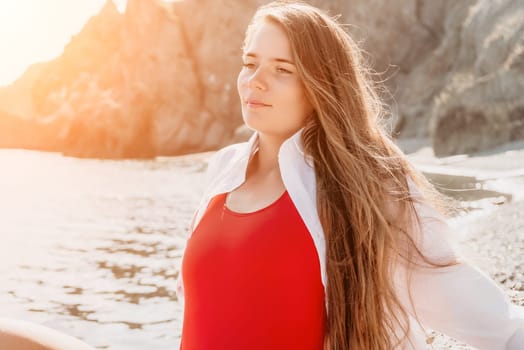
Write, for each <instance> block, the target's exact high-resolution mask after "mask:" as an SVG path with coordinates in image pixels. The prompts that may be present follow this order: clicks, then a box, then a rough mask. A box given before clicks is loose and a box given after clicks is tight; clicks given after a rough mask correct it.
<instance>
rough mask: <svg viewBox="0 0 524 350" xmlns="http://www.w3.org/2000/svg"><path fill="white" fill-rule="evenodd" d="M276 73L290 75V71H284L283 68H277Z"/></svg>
mask: <svg viewBox="0 0 524 350" xmlns="http://www.w3.org/2000/svg"><path fill="white" fill-rule="evenodd" d="M277 72H279V73H286V74H291V71H289V70H287V69H284V68H280V67H279V68H277Z"/></svg>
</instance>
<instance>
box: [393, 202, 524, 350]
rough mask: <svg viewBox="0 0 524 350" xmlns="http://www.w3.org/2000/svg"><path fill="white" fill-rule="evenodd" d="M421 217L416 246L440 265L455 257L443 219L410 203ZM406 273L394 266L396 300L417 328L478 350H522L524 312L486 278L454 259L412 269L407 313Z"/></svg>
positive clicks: (430, 208)
mask: <svg viewBox="0 0 524 350" xmlns="http://www.w3.org/2000/svg"><path fill="white" fill-rule="evenodd" d="M415 209H416V211H417V214H418V215H419V217H420V219H421V230H420V233H421V237H419V238H420V241H419V242H418V243H417V244H420V245H419V248H421V250H422V252H423V253H424V254H425V255H426V256H427V257H429V258H430V259H436V260H437V261H446V259H449V258H450V257H455V258H457V259H458V260H459V261H460V260H461V259H460V256H459V255H458V254H457V252H456V249H454V245H453V243H452V239H451V238H450V237H451V230H450V227H449V225H448V224H447V222H446V221H445V219H444V218H443V217H442V216H441V215H440V214H439V213H438V212H437V211H436V210H434V209H433V208H432V207H430V206H429V205H426V204H421V203H417V204H416V205H415ZM405 272H406V271H404V270H403V269H402V268H399V271H398V274H397V276H396V277H397V278H398V280H397V281H396V282H398V283H400V284H399V285H398V288H399V297H400V298H401V300H403V303H404V306H406V309H407V310H408V312H410V313H411V314H412V315H415V316H416V317H418V319H419V320H420V322H421V323H422V325H423V326H425V327H429V328H431V329H434V330H436V331H439V332H442V333H444V334H446V335H449V336H451V337H453V338H456V339H457V340H460V341H462V342H465V343H467V344H470V345H472V346H475V347H477V348H478V349H479V350H517V349H520V350H522V349H524V308H523V307H521V306H517V305H514V304H512V303H511V301H510V300H509V297H508V296H507V295H506V294H505V293H504V291H503V290H502V289H501V287H500V286H499V285H497V284H496V283H495V282H494V281H493V280H492V279H491V278H490V277H489V276H488V275H487V274H485V273H484V272H483V271H481V270H480V269H479V268H477V267H476V266H474V265H472V264H470V263H468V262H465V261H460V262H459V264H457V265H453V266H449V267H436V268H435V267H415V269H414V270H413V273H412V275H411V284H410V287H409V289H410V290H411V296H412V300H413V307H414V309H412V308H411V307H410V306H409V305H410V304H409V299H408V293H407V290H406V288H403V286H405V287H407V285H406V284H405V283H406V282H407V280H406V273H405Z"/></svg>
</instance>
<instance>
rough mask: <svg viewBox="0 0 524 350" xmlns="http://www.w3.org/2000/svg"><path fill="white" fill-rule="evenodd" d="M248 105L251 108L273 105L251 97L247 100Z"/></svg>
mask: <svg viewBox="0 0 524 350" xmlns="http://www.w3.org/2000/svg"><path fill="white" fill-rule="evenodd" d="M246 105H247V106H248V107H249V108H262V107H271V105H268V104H265V103H263V102H261V101H257V100H252V99H249V100H247V101H246Z"/></svg>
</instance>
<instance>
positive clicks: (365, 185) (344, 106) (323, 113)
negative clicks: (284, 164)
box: [246, 1, 456, 350]
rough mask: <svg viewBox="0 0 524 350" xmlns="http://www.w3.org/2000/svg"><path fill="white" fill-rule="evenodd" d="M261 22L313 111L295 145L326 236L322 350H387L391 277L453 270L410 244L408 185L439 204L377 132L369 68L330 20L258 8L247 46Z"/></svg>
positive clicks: (393, 304)
mask: <svg viewBox="0 0 524 350" xmlns="http://www.w3.org/2000/svg"><path fill="white" fill-rule="evenodd" d="M261 21H271V22H272V23H276V24H277V25H280V26H281V28H283V30H284V31H285V32H286V33H287V36H288V39H289V40H290V43H291V49H292V53H293V56H294V57H293V58H294V61H295V64H296V66H297V71H298V73H299V75H300V77H301V79H302V82H303V84H304V87H305V90H306V94H307V96H308V99H309V101H310V102H311V104H312V105H313V107H314V113H313V114H312V115H311V116H310V117H309V118H308V120H307V122H306V125H305V128H304V131H303V134H302V138H303V139H302V141H303V144H304V150H305V153H306V154H308V155H311V156H312V157H313V159H314V170H315V175H316V182H317V206H318V215H319V218H320V221H321V224H322V227H323V230H324V233H325V238H326V269H327V294H326V297H327V301H328V305H327V306H328V321H327V327H326V328H327V330H326V338H325V339H326V342H325V343H326V344H327V345H326V346H325V348H329V349H337V350H338V349H341V350H342V349H344V350H346V349H354V350H360V349H362V350H368V349H374V350H391V349H393V348H395V347H396V346H398V345H399V344H402V342H403V341H404V340H405V339H406V338H407V336H408V333H409V317H408V313H407V311H406V310H405V308H404V307H405V305H403V304H402V303H401V301H400V299H399V297H398V296H397V294H396V292H395V287H394V282H393V279H394V278H393V275H394V272H395V269H396V268H398V266H400V265H399V264H402V266H403V267H407V270H408V271H412V269H413V267H414V266H415V265H417V264H419V263H425V264H429V265H430V266H449V265H452V264H455V263H456V261H455V260H454V259H449V260H448V261H433V260H430V259H429V258H427V257H426V256H424V254H423V253H422V252H421V250H420V249H419V247H418V246H417V243H416V242H417V239H416V233H417V232H421V231H420V228H421V226H420V220H419V218H418V216H417V212H416V210H415V207H414V202H415V201H416V198H414V197H413V195H412V192H411V191H410V188H409V184H408V182H407V179H408V178H409V179H410V180H412V181H413V182H414V184H415V185H416V187H417V189H418V190H419V191H420V192H421V193H423V194H424V197H425V198H424V200H430V199H432V200H437V199H439V196H438V194H437V192H436V191H435V189H434V188H433V187H432V186H431V184H430V183H429V182H428V181H427V180H425V178H424V177H423V176H422V175H421V174H420V173H418V172H417V171H416V170H415V169H413V167H412V166H411V165H410V164H409V163H408V162H407V161H406V158H405V156H404V155H403V153H402V152H401V151H400V150H399V149H398V148H397V147H396V145H395V144H394V142H393V141H392V139H391V137H390V135H389V134H388V133H387V132H386V131H385V127H384V125H385V124H384V123H383V121H384V120H385V119H384V116H385V115H386V111H387V110H386V109H385V108H384V106H383V104H382V103H381V100H380V98H379V96H378V94H377V89H376V88H377V86H376V84H375V83H374V82H373V79H372V77H371V75H370V72H371V70H370V69H369V68H367V65H366V64H365V63H364V61H363V59H362V53H361V50H360V49H359V47H358V46H357V45H356V43H355V42H354V41H353V40H352V39H351V37H350V36H349V35H348V33H346V31H345V30H344V29H343V27H342V25H341V24H339V23H338V22H337V20H335V19H334V18H331V17H330V16H328V15H327V14H325V13H324V12H322V11H321V10H319V9H317V8H315V7H313V6H311V5H308V4H305V3H301V2H282V1H276V2H272V3H270V4H267V5H265V6H262V7H260V8H259V9H258V10H257V12H256V14H255V16H254V17H253V19H252V21H251V23H250V25H249V26H248V29H247V32H246V42H247V41H248V39H249V35H250V33H252V31H253V29H254V28H256V26H257V25H258V24H259V23H260V22H261ZM399 329H400V330H401V332H400V333H399Z"/></svg>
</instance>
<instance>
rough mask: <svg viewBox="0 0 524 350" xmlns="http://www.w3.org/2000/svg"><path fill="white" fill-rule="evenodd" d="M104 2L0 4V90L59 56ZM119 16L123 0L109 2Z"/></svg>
mask: <svg viewBox="0 0 524 350" xmlns="http://www.w3.org/2000/svg"><path fill="white" fill-rule="evenodd" d="M105 2H106V0H74V1H71V0H46V1H42V0H7V1H6V0H2V1H0V53H1V56H0V86H4V85H8V84H10V83H12V82H13V81H14V80H16V79H17V78H18V77H20V75H22V74H23V72H24V71H25V70H26V68H27V67H28V66H29V65H31V64H33V63H36V62H41V61H47V60H50V59H53V58H55V57H57V56H59V55H60V54H61V53H62V51H63V48H64V46H65V45H66V44H67V43H68V42H69V41H70V39H71V37H72V36H73V35H75V34H76V33H78V32H79V31H80V30H81V29H82V27H83V26H84V24H85V23H86V21H87V20H88V19H89V18H90V17H91V16H93V15H94V14H96V13H97V12H98V11H99V10H100V9H101V8H102V6H103V5H104V4H105ZM113 2H114V3H115V5H116V6H117V8H118V10H119V11H120V12H123V11H124V9H125V5H126V0H113Z"/></svg>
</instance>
